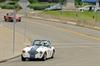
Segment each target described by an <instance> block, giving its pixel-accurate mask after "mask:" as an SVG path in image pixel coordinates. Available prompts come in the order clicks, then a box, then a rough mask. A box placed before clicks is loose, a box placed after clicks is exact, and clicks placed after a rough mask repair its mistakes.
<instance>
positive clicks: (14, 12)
mask: <svg viewBox="0 0 100 66" xmlns="http://www.w3.org/2000/svg"><path fill="white" fill-rule="evenodd" d="M15 26H16V10H15V9H14V10H13V55H14V53H15V38H16V36H15Z"/></svg>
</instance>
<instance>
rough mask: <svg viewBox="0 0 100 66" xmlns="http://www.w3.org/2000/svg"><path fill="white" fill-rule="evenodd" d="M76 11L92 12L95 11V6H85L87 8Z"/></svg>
mask: <svg viewBox="0 0 100 66" xmlns="http://www.w3.org/2000/svg"><path fill="white" fill-rule="evenodd" d="M78 10H79V11H94V10H95V6H92V5H87V6H84V7H80V8H78Z"/></svg>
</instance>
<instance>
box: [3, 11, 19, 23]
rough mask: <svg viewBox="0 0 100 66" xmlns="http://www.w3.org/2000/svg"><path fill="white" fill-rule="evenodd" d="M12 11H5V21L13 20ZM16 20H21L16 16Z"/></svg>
mask: <svg viewBox="0 0 100 66" xmlns="http://www.w3.org/2000/svg"><path fill="white" fill-rule="evenodd" d="M13 18H14V17H13V13H7V14H6V16H4V20H5V22H13ZM16 22H21V17H19V16H16Z"/></svg>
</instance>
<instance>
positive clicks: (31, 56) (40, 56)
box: [21, 53, 43, 59]
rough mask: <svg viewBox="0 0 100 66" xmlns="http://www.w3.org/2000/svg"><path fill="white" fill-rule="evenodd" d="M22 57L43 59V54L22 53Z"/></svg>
mask: <svg viewBox="0 0 100 66" xmlns="http://www.w3.org/2000/svg"><path fill="white" fill-rule="evenodd" d="M21 56H22V57H24V58H28V59H41V58H42V56H43V54H40V53H37V54H29V53H22V54H21Z"/></svg>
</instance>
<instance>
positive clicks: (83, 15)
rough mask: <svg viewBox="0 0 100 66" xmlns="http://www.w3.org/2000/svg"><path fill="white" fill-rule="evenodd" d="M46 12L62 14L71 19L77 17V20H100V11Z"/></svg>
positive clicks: (47, 12) (56, 14)
mask: <svg viewBox="0 0 100 66" xmlns="http://www.w3.org/2000/svg"><path fill="white" fill-rule="evenodd" d="M43 13H45V14H50V15H54V16H60V17H65V18H70V19H75V20H76V19H77V20H85V21H93V20H97V21H98V22H100V12H97V13H96V12H89V11H85V12H75V11H63V12H61V11H44V12H43Z"/></svg>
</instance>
